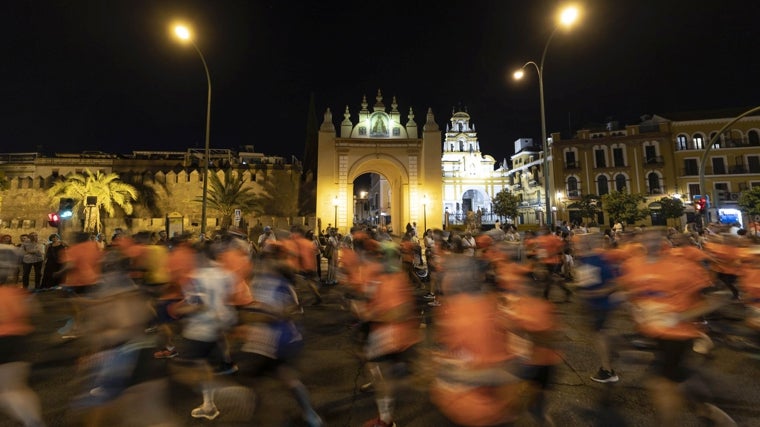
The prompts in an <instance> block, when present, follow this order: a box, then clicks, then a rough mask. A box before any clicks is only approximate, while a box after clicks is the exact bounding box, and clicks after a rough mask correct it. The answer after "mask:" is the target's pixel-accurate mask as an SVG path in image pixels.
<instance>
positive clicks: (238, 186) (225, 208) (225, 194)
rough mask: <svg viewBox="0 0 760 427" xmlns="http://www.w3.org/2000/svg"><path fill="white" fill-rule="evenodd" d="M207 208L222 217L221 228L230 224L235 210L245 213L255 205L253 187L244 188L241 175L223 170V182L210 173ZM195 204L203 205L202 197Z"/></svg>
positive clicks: (217, 176) (230, 170)
mask: <svg viewBox="0 0 760 427" xmlns="http://www.w3.org/2000/svg"><path fill="white" fill-rule="evenodd" d="M208 177H209V181H208V183H209V188H208V195H207V202H206V203H207V206H208V207H210V208H211V209H214V210H216V211H217V212H219V214H220V215H221V216H222V228H227V227H229V226H230V224H232V215H233V213H235V209H240V211H241V212H243V213H247V212H250V211H252V210H253V207H254V206H255V205H256V195H255V194H254V191H253V187H251V186H247V187H246V186H245V183H246V182H247V180H246V179H245V178H243V177H242V174H239V173H237V172H233V171H232V169H225V171H224V181H222V179H220V178H219V175H218V174H216V173H210V174H209V175H208ZM196 201H197V202H201V203H203V197H198V198H197V199H196Z"/></svg>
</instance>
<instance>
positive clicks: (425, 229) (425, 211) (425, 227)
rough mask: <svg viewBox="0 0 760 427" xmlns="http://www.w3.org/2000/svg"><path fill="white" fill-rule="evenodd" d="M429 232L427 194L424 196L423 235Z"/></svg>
mask: <svg viewBox="0 0 760 427" xmlns="http://www.w3.org/2000/svg"><path fill="white" fill-rule="evenodd" d="M426 232H427V194H424V195H423V196H422V235H423V236H424V235H425V233H426Z"/></svg>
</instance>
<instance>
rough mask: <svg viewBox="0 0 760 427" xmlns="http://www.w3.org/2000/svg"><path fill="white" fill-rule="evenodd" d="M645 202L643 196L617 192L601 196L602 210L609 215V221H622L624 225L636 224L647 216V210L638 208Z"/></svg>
mask: <svg viewBox="0 0 760 427" xmlns="http://www.w3.org/2000/svg"><path fill="white" fill-rule="evenodd" d="M646 200H647V198H646V196H644V195H643V194H640V193H625V192H619V191H613V192H611V193H608V194H605V195H604V196H602V203H603V204H604V210H606V211H607V213H608V214H609V215H610V219H612V221H622V222H623V223H625V224H636V222H638V221H640V220H642V219H644V218H646V217H647V216H648V215H649V209H648V208H640V207H639V206H641V205H642V204H643V203H645V202H646Z"/></svg>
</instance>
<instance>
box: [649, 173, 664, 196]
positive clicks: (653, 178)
mask: <svg viewBox="0 0 760 427" xmlns="http://www.w3.org/2000/svg"><path fill="white" fill-rule="evenodd" d="M647 185H649V194H662V189H661V188H660V176H659V175H657V174H656V173H654V172H650V173H649V175H647Z"/></svg>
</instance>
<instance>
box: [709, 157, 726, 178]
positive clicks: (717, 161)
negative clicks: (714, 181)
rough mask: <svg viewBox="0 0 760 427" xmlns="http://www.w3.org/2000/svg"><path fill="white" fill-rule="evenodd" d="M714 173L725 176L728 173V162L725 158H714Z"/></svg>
mask: <svg viewBox="0 0 760 427" xmlns="http://www.w3.org/2000/svg"><path fill="white" fill-rule="evenodd" d="M712 167H713V173H714V174H716V175H723V174H725V173H726V160H725V159H724V158H723V157H713V158H712Z"/></svg>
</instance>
